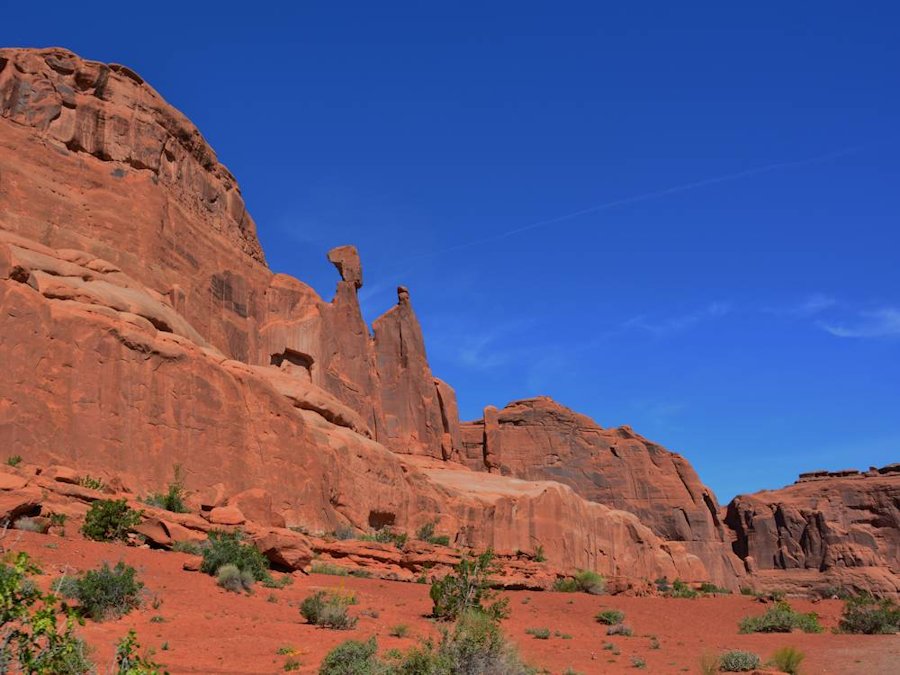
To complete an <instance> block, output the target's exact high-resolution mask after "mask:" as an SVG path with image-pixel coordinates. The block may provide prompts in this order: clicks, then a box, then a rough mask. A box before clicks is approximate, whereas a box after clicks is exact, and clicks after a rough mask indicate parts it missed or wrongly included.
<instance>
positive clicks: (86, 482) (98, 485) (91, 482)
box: [78, 476, 104, 492]
mask: <svg viewBox="0 0 900 675" xmlns="http://www.w3.org/2000/svg"><path fill="white" fill-rule="evenodd" d="M78 484H79V485H80V486H81V487H83V488H88V489H89V490H97V491H98V492H99V491H100V490H102V489H103V487H104V483H103V479H102V478H96V477H94V476H82V477H81V478H79V479H78Z"/></svg>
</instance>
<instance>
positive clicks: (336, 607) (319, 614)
mask: <svg viewBox="0 0 900 675" xmlns="http://www.w3.org/2000/svg"><path fill="white" fill-rule="evenodd" d="M353 601H354V600H353V598H346V597H343V596H340V595H338V594H337V593H332V592H329V591H316V592H315V593H313V594H312V595H309V596H307V597H306V598H305V599H304V600H303V603H302V604H301V605H300V614H302V615H303V618H304V619H306V620H307V621H308V622H309V623H311V624H313V625H314V626H323V627H325V628H334V629H335V630H349V629H350V628H353V627H354V626H355V625H356V618H354V617H352V616H350V614H349V613H348V612H347V606H348V605H350V604H352V603H353Z"/></svg>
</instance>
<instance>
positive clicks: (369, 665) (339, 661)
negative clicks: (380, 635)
mask: <svg viewBox="0 0 900 675" xmlns="http://www.w3.org/2000/svg"><path fill="white" fill-rule="evenodd" d="M376 651H378V644H377V643H376V642H375V637H374V636H373V637H371V638H369V639H368V640H366V641H365V642H359V641H357V640H347V642H342V643H341V644H339V645H338V646H337V647H335V648H334V649H332V650H331V651H330V652H328V654H327V655H326V656H325V659H324V660H323V661H322V665H321V666H320V667H319V675H368V674H369V673H373V674H374V673H378V672H379V671H380V670H381V664H380V663H379V661H378V658H377V657H376V656H375V652H376Z"/></svg>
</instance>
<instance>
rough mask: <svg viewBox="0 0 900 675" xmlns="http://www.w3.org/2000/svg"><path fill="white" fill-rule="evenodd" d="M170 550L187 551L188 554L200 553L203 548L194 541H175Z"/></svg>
mask: <svg viewBox="0 0 900 675" xmlns="http://www.w3.org/2000/svg"><path fill="white" fill-rule="evenodd" d="M172 550H173V551H175V552H176V553H188V554H190V555H202V553H203V548H202V547H201V546H200V544H198V543H197V542H196V541H176V542H175V543H174V544H172Z"/></svg>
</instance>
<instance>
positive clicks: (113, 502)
mask: <svg viewBox="0 0 900 675" xmlns="http://www.w3.org/2000/svg"><path fill="white" fill-rule="evenodd" d="M140 522H141V514H140V513H139V512H138V511H135V510H134V509H131V508H129V507H128V501H127V500H125V499H98V500H97V501H95V502H94V503H93V504H91V508H90V509H88V512H87V515H86V516H85V517H84V525H83V526H82V527H81V532H82V534H84V536H85V537H87V538H88V539H93V540H94V541H116V540H122V541H124V540H125V539H127V538H128V533H129V532H131V530H132V529H133V528H134V527H135V526H136V525H137V524H138V523H140Z"/></svg>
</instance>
